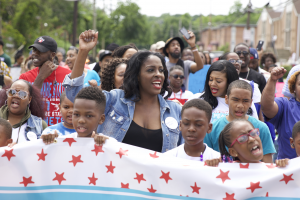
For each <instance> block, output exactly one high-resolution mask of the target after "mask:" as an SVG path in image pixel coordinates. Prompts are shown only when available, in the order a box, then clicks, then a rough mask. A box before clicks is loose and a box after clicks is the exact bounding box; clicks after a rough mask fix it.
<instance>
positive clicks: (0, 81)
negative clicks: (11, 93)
mask: <svg viewBox="0 0 300 200" xmlns="http://www.w3.org/2000/svg"><path fill="white" fill-rule="evenodd" d="M0 86H4V75H0Z"/></svg>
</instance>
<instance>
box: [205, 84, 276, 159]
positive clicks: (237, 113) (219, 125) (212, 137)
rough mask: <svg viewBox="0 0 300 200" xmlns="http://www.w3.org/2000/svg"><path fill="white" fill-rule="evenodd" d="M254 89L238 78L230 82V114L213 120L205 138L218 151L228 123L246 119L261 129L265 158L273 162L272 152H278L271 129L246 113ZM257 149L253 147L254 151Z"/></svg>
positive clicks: (226, 99)
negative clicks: (220, 138)
mask: <svg viewBox="0 0 300 200" xmlns="http://www.w3.org/2000/svg"><path fill="white" fill-rule="evenodd" d="M252 96H253V90H252V87H251V85H250V84H249V83H247V82H246V81H243V80H236V81H233V82H232V83H230V85H229V86H228V89H227V94H226V95H225V102H226V104H228V107H229V115H227V116H225V117H222V118H220V119H218V120H217V121H215V122H213V129H212V131H211V133H210V134H207V135H206V136H205V138H204V142H205V143H206V144H207V145H208V146H209V147H211V148H213V149H214V150H216V151H220V150H219V142H218V139H219V135H220V133H221V131H222V130H223V129H224V127H225V126H226V124H228V123H229V122H231V121H233V120H235V119H245V120H248V121H249V122H251V123H252V124H253V126H254V128H258V129H259V131H260V135H259V137H260V139H261V142H262V147H263V153H264V156H263V159H262V161H263V162H265V163H272V154H273V153H275V152H276V150H275V147H274V144H273V141H272V138H271V134H270V131H269V129H268V127H267V125H266V124H265V123H263V122H261V121H259V120H257V119H255V118H254V117H251V116H248V115H246V114H247V112H248V109H249V108H250V106H251V103H252ZM254 150H255V149H253V151H254Z"/></svg>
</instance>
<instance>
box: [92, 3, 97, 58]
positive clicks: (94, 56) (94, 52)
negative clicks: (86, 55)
mask: <svg viewBox="0 0 300 200" xmlns="http://www.w3.org/2000/svg"><path fill="white" fill-rule="evenodd" d="M96 18H97V13H96V0H94V18H93V30H94V31H96ZM96 50H97V45H96V46H95V47H94V49H93V58H96Z"/></svg>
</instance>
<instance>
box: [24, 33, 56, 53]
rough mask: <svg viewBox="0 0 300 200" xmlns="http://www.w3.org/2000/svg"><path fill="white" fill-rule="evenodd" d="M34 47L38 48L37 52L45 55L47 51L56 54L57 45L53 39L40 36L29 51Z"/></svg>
mask: <svg viewBox="0 0 300 200" xmlns="http://www.w3.org/2000/svg"><path fill="white" fill-rule="evenodd" d="M32 47H35V48H37V50H39V51H40V52H43V53H44V52H47V51H52V52H56V50H57V43H56V41H55V40H54V39H53V38H52V37H49V36H40V37H39V38H37V39H36V40H35V41H34V44H33V45H31V46H29V47H28V49H31V48H32Z"/></svg>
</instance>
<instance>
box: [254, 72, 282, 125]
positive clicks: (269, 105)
mask: <svg viewBox="0 0 300 200" xmlns="http://www.w3.org/2000/svg"><path fill="white" fill-rule="evenodd" d="M285 72H286V70H285V69H284V68H283V67H275V68H274V69H273V70H272V71H271V77H270V78H269V80H268V82H267V84H266V86H265V89H264V90H263V93H262V96H261V102H260V103H261V109H262V112H263V113H264V115H265V116H266V117H267V118H269V119H272V118H273V117H275V115H276V114H277V113H278V105H277V103H276V102H275V101H274V99H275V88H276V82H277V80H278V79H279V78H281V77H283V75H284V73H285Z"/></svg>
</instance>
